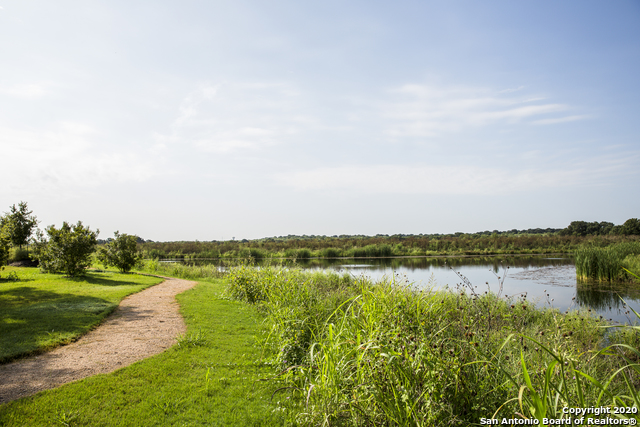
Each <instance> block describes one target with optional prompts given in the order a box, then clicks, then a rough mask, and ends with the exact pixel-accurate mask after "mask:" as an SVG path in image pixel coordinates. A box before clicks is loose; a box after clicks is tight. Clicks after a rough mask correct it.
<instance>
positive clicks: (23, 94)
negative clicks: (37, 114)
mask: <svg viewBox="0 0 640 427" xmlns="http://www.w3.org/2000/svg"><path fill="white" fill-rule="evenodd" d="M0 93H3V94H5V95H9V96H13V97H16V98H27V99H28V98H40V97H42V96H44V95H46V93H47V90H46V88H45V86H44V85H42V84H36V83H28V84H15V85H10V86H0Z"/></svg>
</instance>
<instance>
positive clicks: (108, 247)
mask: <svg viewBox="0 0 640 427" xmlns="http://www.w3.org/2000/svg"><path fill="white" fill-rule="evenodd" d="M114 236H115V237H114V239H111V240H110V241H109V242H107V243H106V244H105V245H104V246H102V247H100V248H99V249H98V260H99V261H100V262H101V263H102V264H103V265H104V266H105V268H106V267H108V266H113V267H116V268H117V269H118V270H120V271H121V272H123V273H126V272H128V271H131V269H132V268H133V267H135V266H136V264H138V263H139V262H140V261H141V260H142V255H141V254H140V253H139V252H138V247H137V240H138V237H137V236H131V235H129V234H120V233H119V232H118V231H116V232H115V233H114Z"/></svg>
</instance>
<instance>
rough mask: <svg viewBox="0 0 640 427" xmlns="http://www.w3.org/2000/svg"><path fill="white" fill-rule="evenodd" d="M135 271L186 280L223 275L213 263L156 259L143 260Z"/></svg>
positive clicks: (213, 277)
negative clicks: (192, 263) (203, 263)
mask: <svg viewBox="0 0 640 427" xmlns="http://www.w3.org/2000/svg"><path fill="white" fill-rule="evenodd" d="M137 271H139V272H142V273H150V274H154V275H158V276H166V277H179V278H181V279H188V280H198V279H205V280H211V279H219V278H221V277H224V275H225V273H224V271H223V270H221V269H220V268H218V267H217V266H215V265H213V264H206V265H185V264H182V263H177V262H171V263H169V262H159V261H158V260H157V259H152V260H145V261H144V262H143V265H142V268H140V269H139V270H137Z"/></svg>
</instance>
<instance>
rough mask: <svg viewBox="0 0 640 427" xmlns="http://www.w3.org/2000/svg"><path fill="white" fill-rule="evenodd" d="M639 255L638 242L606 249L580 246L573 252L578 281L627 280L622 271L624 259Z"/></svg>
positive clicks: (639, 246) (639, 244) (619, 244)
mask: <svg viewBox="0 0 640 427" xmlns="http://www.w3.org/2000/svg"><path fill="white" fill-rule="evenodd" d="M638 254H640V243H639V242H626V243H618V244H615V245H611V246H608V247H596V246H592V245H588V246H581V247H580V248H578V249H577V250H576V252H575V262H576V275H577V277H578V279H580V280H597V281H601V282H603V281H607V282H613V281H618V280H625V279H628V277H629V276H628V275H627V274H626V273H625V272H624V270H623V269H622V267H623V265H624V261H625V258H627V257H628V256H629V255H638Z"/></svg>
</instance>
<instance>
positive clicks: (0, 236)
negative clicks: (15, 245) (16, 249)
mask: <svg viewBox="0 0 640 427" xmlns="http://www.w3.org/2000/svg"><path fill="white" fill-rule="evenodd" d="M10 245H11V238H10V237H9V232H8V230H7V229H6V228H5V227H2V226H0V267H1V266H3V265H5V264H6V263H7V261H8V259H9V247H10Z"/></svg>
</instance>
